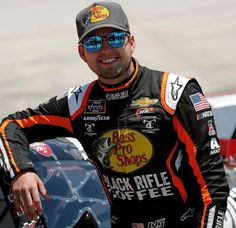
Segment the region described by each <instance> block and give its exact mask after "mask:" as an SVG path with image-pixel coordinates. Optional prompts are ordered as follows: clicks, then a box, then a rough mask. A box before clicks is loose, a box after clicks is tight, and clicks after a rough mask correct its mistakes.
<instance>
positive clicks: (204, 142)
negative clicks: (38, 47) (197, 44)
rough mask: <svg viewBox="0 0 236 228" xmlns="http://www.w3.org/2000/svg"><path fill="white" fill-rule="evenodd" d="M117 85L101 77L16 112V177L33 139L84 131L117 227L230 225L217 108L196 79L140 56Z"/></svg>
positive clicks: (8, 160)
mask: <svg viewBox="0 0 236 228" xmlns="http://www.w3.org/2000/svg"><path fill="white" fill-rule="evenodd" d="M133 62H134V64H135V71H134V72H133V74H132V75H131V76H130V78H129V79H128V80H126V81H124V82H122V83H120V84H118V85H116V86H112V87H111V86H108V85H104V84H102V83H101V82H100V81H99V80H95V81H93V82H91V83H89V84H87V85H84V86H79V87H75V88H72V89H70V90H69V92H68V93H67V94H66V95H64V96H63V97H53V98H52V99H50V100H49V101H48V102H46V103H43V104H41V105H39V106H38V107H37V108H35V109H27V110H25V111H22V112H17V113H15V114H13V115H9V116H8V118H6V119H5V120H4V121H3V122H2V125H1V138H2V141H1V149H2V158H3V163H4V166H5V169H6V171H7V172H8V174H9V175H10V176H11V178H13V177H14V176H15V175H16V174H17V173H18V172H20V171H21V170H23V169H27V168H33V165H32V163H31V161H30V158H29V153H28V146H29V143H32V142H35V141H41V140H44V139H47V138H54V137H61V136H70V137H71V136H72V137H75V138H77V139H78V140H79V141H80V142H81V144H82V146H83V147H84V149H85V151H86V152H87V154H88V156H89V157H90V159H91V160H92V161H93V162H94V164H95V166H96V168H97V170H98V173H99V175H100V178H101V181H102V184H103V186H104V189H105V191H106V193H107V197H108V199H109V201H110V205H111V210H112V215H111V224H112V227H119V228H121V227H122V228H123V227H124V228H129V227H141V228H142V227H148V228H154V227H168V228H171V227H175V228H176V227H178V228H179V227H188V228H190V227H201V228H203V227H223V225H222V224H223V218H224V212H225V210H226V202H227V201H226V200H227V197H228V184H227V181H226V178H225V173H224V169H223V162H222V158H221V155H220V146H219V140H218V138H217V134H216V129H215V125H214V119H213V116H212V111H211V107H210V105H209V104H208V102H207V100H206V98H205V97H204V95H203V93H202V90H201V88H200V86H199V85H198V83H197V82H196V80H195V79H190V78H186V77H182V76H179V75H175V74H172V73H166V72H165V73H164V72H159V71H154V70H150V69H148V68H146V67H142V66H140V65H139V64H138V63H137V62H136V60H133Z"/></svg>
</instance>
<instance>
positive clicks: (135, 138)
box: [94, 128, 153, 173]
mask: <svg viewBox="0 0 236 228" xmlns="http://www.w3.org/2000/svg"><path fill="white" fill-rule="evenodd" d="M94 151H95V154H96V156H97V158H98V160H99V162H100V163H101V164H102V166H103V167H104V168H105V169H106V168H109V169H111V170H113V171H115V172H119V173H131V172H133V171H135V170H138V169H140V168H142V167H143V166H145V165H146V164H147V163H148V162H149V161H150V159H151V157H152V154H153V148H152V144H151V143H150V141H149V140H148V139H147V138H146V137H145V136H144V135H143V134H141V133H140V132H137V131H135V130H133V129H127V128H123V129H120V130H111V131H108V132H106V133H105V134H103V135H102V136H101V137H100V139H99V140H98V141H97V143H96V144H95V148H94Z"/></svg>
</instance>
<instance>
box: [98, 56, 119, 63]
mask: <svg viewBox="0 0 236 228" xmlns="http://www.w3.org/2000/svg"><path fill="white" fill-rule="evenodd" d="M115 61H116V58H115V57H113V58H106V59H102V60H100V62H101V63H103V64H110V63H113V62H115Z"/></svg>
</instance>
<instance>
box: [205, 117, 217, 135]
mask: <svg viewBox="0 0 236 228" xmlns="http://www.w3.org/2000/svg"><path fill="white" fill-rule="evenodd" d="M207 124H208V135H209V136H212V135H215V134H216V131H215V128H214V126H213V123H212V120H208V122H207Z"/></svg>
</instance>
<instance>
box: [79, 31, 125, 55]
mask: <svg viewBox="0 0 236 228" xmlns="http://www.w3.org/2000/svg"><path fill="white" fill-rule="evenodd" d="M114 33H122V34H123V35H124V39H125V38H126V37H128V38H129V37H130V33H129V32H126V31H114V32H109V33H107V34H106V35H104V36H101V35H93V36H88V37H86V38H84V39H83V41H80V42H79V43H78V44H79V45H80V46H83V47H84V48H85V49H86V50H87V51H88V52H89V53H94V52H98V51H99V50H101V49H102V47H103V39H106V42H107V43H108V45H109V46H110V47H112V48H121V47H123V46H124V45H126V44H127V43H126V41H124V43H123V44H122V45H121V46H118V47H115V46H113V45H112V44H110V42H109V40H108V38H109V37H108V36H109V35H110V36H112V34H114ZM92 37H100V38H101V41H102V45H101V47H100V48H97V49H95V50H92V51H91V49H89V48H87V47H86V45H85V42H86V40H88V39H91V38H92Z"/></svg>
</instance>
